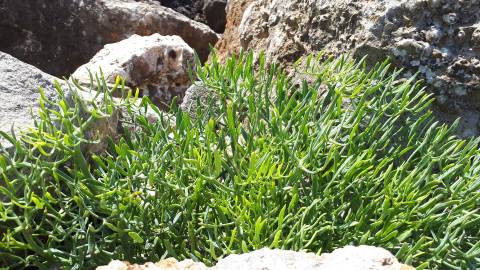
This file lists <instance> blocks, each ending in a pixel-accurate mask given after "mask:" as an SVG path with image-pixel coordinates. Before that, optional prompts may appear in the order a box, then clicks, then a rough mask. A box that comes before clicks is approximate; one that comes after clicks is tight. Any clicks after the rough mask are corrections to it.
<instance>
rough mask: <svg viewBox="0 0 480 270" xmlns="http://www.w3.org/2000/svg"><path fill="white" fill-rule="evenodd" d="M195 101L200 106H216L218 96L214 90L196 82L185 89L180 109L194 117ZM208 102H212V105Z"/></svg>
mask: <svg viewBox="0 0 480 270" xmlns="http://www.w3.org/2000/svg"><path fill="white" fill-rule="evenodd" d="M197 103H198V104H199V105H200V106H201V107H202V108H212V107H213V108H217V107H218V105H219V98H218V96H217V95H216V94H215V93H214V91H212V90H210V89H208V87H206V86H204V85H201V84H200V82H197V83H195V84H193V85H192V86H190V87H189V88H188V89H187V92H186V93H185V97H184V98H183V102H182V103H181V104H180V109H181V110H183V111H185V112H187V113H188V114H189V115H190V116H191V117H195V115H196V112H197ZM210 104H213V106H210Z"/></svg>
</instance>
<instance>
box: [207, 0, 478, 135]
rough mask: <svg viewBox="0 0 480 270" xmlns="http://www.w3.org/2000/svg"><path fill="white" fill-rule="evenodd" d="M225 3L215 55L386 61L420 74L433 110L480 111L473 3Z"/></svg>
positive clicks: (475, 5) (377, 0) (300, 0)
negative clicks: (246, 52) (247, 52)
mask: <svg viewBox="0 0 480 270" xmlns="http://www.w3.org/2000/svg"><path fill="white" fill-rule="evenodd" d="M246 3H248V7H245V4H246ZM229 6H230V7H236V9H235V10H232V9H230V8H228V12H227V14H228V15H227V29H226V31H225V34H224V37H223V38H222V39H221V40H220V42H219V43H218V45H217V48H218V49H219V55H220V56H221V57H222V56H223V55H224V54H226V53H227V52H229V51H236V50H238V49H252V50H253V51H254V52H256V53H258V52H260V51H265V55H266V59H267V61H268V62H280V63H283V64H285V65H287V66H288V65H291V64H292V63H293V62H294V61H296V60H297V59H298V58H300V57H301V56H303V55H305V54H309V53H315V52H319V51H326V52H327V53H330V54H334V55H339V54H341V53H351V54H352V55H353V56H354V57H355V58H357V59H359V58H362V57H364V56H366V55H368V57H367V63H368V64H369V65H370V66H371V65H372V64H373V63H375V62H378V61H383V60H384V59H385V58H387V57H390V58H391V59H392V62H393V64H395V65H396V66H397V67H401V68H404V69H405V76H411V74H415V73H417V72H420V75H419V78H420V79H423V80H424V81H425V82H426V84H427V86H428V89H429V90H430V91H431V92H433V93H434V94H435V97H436V99H437V108H436V110H440V111H442V112H443V113H445V114H449V115H451V116H452V117H458V116H463V114H464V112H465V111H477V112H480V102H479V101H480V1H479V0H462V1H457V0H436V1H427V0H415V1H411V0H389V1H385V0H372V1H361V0H355V1H347V0H325V1H309V0H275V1H271V0H253V1H248V0H232V1H231V2H230V3H229ZM240 7H241V8H240ZM243 10H245V11H244V12H242V11H243ZM242 13H243V15H242ZM239 20H240V23H238V21H239ZM233 21H235V22H236V23H232V22H233ZM462 121H463V120H462ZM459 132H460V133H462V131H459Z"/></svg>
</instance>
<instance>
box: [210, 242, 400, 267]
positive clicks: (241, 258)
mask: <svg viewBox="0 0 480 270" xmlns="http://www.w3.org/2000/svg"><path fill="white" fill-rule="evenodd" d="M401 267H402V265H401V264H400V263H399V262H398V261H397V259H396V258H395V257H394V256H393V255H392V254H391V253H390V252H388V251H386V250H385V249H382V248H377V247H370V246H359V247H352V246H347V247H344V248H341V249H337V250H335V251H334V252H333V253H330V254H328V253H327V254H323V255H321V256H317V255H315V254H313V253H305V252H294V251H287V250H278V249H277V250H271V249H266V248H263V249H260V250H257V251H253V252H250V253H247V254H242V255H230V256H228V257H226V258H225V259H221V260H220V261H219V262H218V263H217V265H216V266H215V267H213V268H212V269H214V270H227V269H242V270H260V269H279V270H280V269H285V270H287V269H288V270H294V269H299V270H300V269H302V270H303V269H309V270H336V269H342V270H400V269H401Z"/></svg>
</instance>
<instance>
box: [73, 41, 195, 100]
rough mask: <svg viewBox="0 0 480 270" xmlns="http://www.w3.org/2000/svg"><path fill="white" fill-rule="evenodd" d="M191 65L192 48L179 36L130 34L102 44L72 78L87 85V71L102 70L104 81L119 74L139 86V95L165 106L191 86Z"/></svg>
mask: <svg viewBox="0 0 480 270" xmlns="http://www.w3.org/2000/svg"><path fill="white" fill-rule="evenodd" d="M194 66H195V60H194V53H193V50H192V48H190V47H189V46H188V45H187V44H186V43H185V42H184V41H183V40H182V39H181V38H180V37H178V36H161V35H160V34H153V35H151V36H139V35H133V36H131V37H130V38H128V39H125V40H122V41H120V42H117V43H112V44H107V45H105V47H104V48H103V49H102V50H100V51H99V52H98V53H97V54H96V55H95V56H94V57H93V58H92V59H91V60H90V62H88V63H87V64H85V65H82V66H81V67H79V68H78V69H77V70H76V71H75V72H74V73H73V74H72V76H71V78H72V79H74V80H77V81H79V82H80V83H81V84H87V85H88V84H90V74H91V73H94V72H97V71H98V70H100V69H101V70H102V72H103V75H104V77H105V80H106V82H107V83H112V84H114V83H115V80H116V78H117V76H120V77H122V78H123V79H125V81H126V85H127V86H129V87H130V88H132V89H135V88H138V89H139V90H140V94H141V95H147V96H149V97H150V99H151V100H152V101H153V102H154V103H155V104H156V105H158V106H159V107H165V108H166V106H168V105H170V103H171V100H172V99H173V97H175V96H178V97H179V98H180V99H181V98H182V97H183V95H184V94H185V91H186V90H187V88H188V87H189V86H190V85H191V83H190V78H189V76H188V68H189V67H191V68H194Z"/></svg>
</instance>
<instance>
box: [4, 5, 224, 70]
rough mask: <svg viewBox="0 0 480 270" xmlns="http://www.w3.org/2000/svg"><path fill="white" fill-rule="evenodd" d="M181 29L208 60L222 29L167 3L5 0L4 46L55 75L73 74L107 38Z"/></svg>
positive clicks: (172, 32)
mask: <svg viewBox="0 0 480 270" xmlns="http://www.w3.org/2000/svg"><path fill="white" fill-rule="evenodd" d="M154 33H159V34H161V35H178V36H180V37H182V38H183V40H185V42H187V43H188V44H189V45H190V46H191V47H192V48H194V49H195V50H196V52H197V53H198V54H199V57H200V59H202V60H206V59H207V57H208V54H209V52H210V49H209V45H210V44H211V45H212V46H213V45H214V44H215V43H216V41H217V40H218V35H217V34H216V33H215V32H214V31H213V30H211V29H210V28H209V27H208V26H206V25H204V24H202V23H199V22H196V21H193V20H191V19H189V18H188V17H186V16H184V15H182V14H180V13H177V12H175V11H174V10H172V9H169V8H167V7H163V6H162V5H161V4H160V3H159V2H158V1H151V0H149V1H135V0H94V1H85V0H55V1H18V0H2V1H1V4H0V34H1V36H2V37H7V36H8V38H2V39H0V50H1V51H4V52H7V53H9V54H11V55H13V56H14V57H16V58H18V59H20V60H22V61H24V62H27V63H29V64H32V65H34V66H36V67H38V68H40V69H41V70H43V71H45V72H47V73H49V74H52V75H55V76H69V75H70V74H71V73H72V72H73V71H74V70H75V69H77V68H78V67H79V66H80V65H82V64H85V63H86V62H88V60H89V59H91V58H92V57H93V56H94V55H95V54H96V53H97V52H98V51H99V50H100V49H102V47H103V46H104V45H105V44H109V43H115V42H118V41H121V40H123V39H126V38H128V37H130V36H131V35H133V34H138V35H142V36H148V35H152V34H154Z"/></svg>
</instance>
